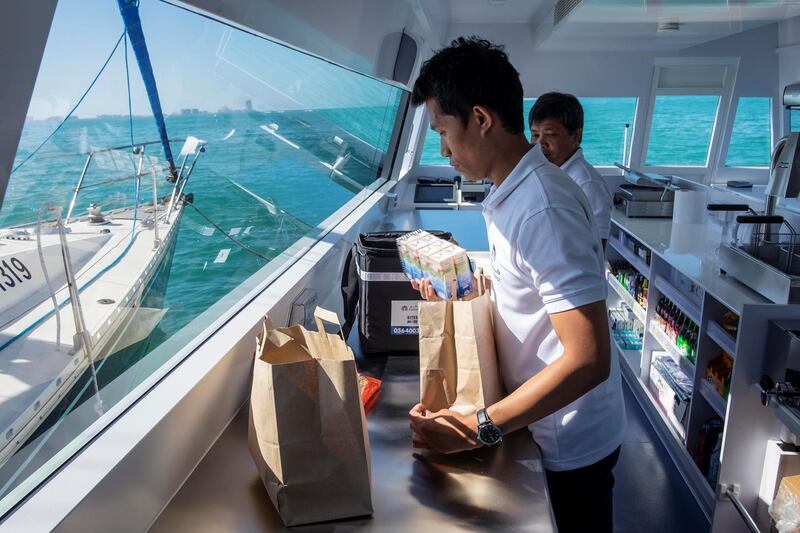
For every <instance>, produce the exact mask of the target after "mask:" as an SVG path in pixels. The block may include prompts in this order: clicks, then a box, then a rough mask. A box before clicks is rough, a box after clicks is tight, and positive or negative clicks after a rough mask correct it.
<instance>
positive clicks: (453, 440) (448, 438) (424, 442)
mask: <svg viewBox="0 0 800 533" xmlns="http://www.w3.org/2000/svg"><path fill="white" fill-rule="evenodd" d="M408 417H409V418H410V419H411V431H412V442H413V445H414V447H415V448H427V449H430V450H433V451H436V452H439V453H455V452H461V451H464V450H472V449H474V448H478V447H479V446H480V443H479V442H478V440H477V433H478V420H477V418H476V417H475V415H471V416H464V415H462V414H459V413H456V412H455V411H450V410H449V409H442V410H441V411H437V412H435V413H431V412H430V411H428V409H427V408H426V407H425V406H424V405H422V404H421V403H419V404H417V405H415V406H414V408H413V409H411V411H410V412H409V413H408Z"/></svg>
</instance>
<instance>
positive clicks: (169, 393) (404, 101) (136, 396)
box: [0, 1, 413, 530]
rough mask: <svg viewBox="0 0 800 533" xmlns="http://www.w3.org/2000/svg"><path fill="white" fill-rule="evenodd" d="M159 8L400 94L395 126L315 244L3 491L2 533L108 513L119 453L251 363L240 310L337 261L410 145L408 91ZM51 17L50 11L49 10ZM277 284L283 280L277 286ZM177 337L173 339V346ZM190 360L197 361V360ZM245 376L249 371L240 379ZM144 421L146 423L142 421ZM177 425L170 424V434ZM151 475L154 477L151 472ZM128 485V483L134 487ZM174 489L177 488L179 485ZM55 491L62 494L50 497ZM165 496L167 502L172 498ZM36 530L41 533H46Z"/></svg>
mask: <svg viewBox="0 0 800 533" xmlns="http://www.w3.org/2000/svg"><path fill="white" fill-rule="evenodd" d="M165 3H166V4H167V5H170V6H171V7H174V8H177V9H182V10H184V11H187V12H189V13H192V14H193V15H196V16H201V17H205V18H208V19H211V20H213V21H215V22H217V23H219V24H223V25H225V26H228V27H230V28H233V29H235V30H239V31H242V32H244V33H247V34H250V35H253V36H255V37H258V38H261V39H264V40H268V41H270V42H274V43H277V44H279V45H281V46H285V47H287V48H290V49H292V50H294V51H296V52H298V53H302V54H305V55H307V56H311V57H314V58H316V59H319V60H321V61H324V62H326V63H328V64H330V65H332V66H333V67H338V68H342V69H345V70H348V71H351V72H354V73H355V74H357V75H359V76H364V77H366V78H371V79H373V80H376V81H378V82H380V83H384V84H386V85H389V86H391V87H393V88H395V89H399V90H400V99H399V102H398V107H397V111H396V114H395V116H394V122H393V128H392V130H391V132H390V135H389V142H388V145H387V148H386V152H385V153H384V161H383V166H382V169H381V173H380V175H377V176H376V177H375V179H374V180H373V181H372V182H371V183H369V184H368V185H366V186H365V187H364V188H363V189H362V190H361V191H359V192H358V193H357V194H355V195H354V196H353V197H352V198H350V199H349V200H348V201H347V202H345V203H344V204H342V205H340V206H338V207H337V208H336V209H335V210H334V211H333V212H332V213H331V214H330V215H329V216H328V217H327V218H325V219H324V220H323V221H322V222H321V223H320V224H319V225H318V226H317V227H316V228H315V231H314V233H313V234H310V235H306V236H303V237H301V238H300V239H299V240H297V241H295V242H294V243H293V244H292V245H291V246H290V247H289V248H287V249H286V250H285V251H284V252H283V253H282V254H281V255H280V256H279V257H283V258H284V259H283V261H281V262H280V263H276V264H274V265H272V266H271V267H270V265H267V266H266V267H265V268H266V270H265V269H259V270H258V271H256V272H254V273H253V274H252V275H251V276H250V277H248V278H247V279H245V280H244V281H243V282H242V283H241V284H240V285H238V286H237V287H236V288H234V289H233V291H236V290H237V289H242V288H243V286H244V285H247V284H250V288H247V287H244V290H245V291H246V293H245V295H244V296H242V297H241V298H239V299H238V300H237V301H236V303H235V304H234V305H231V306H230V307H229V308H228V309H227V310H226V311H225V312H223V313H221V314H218V315H217V316H216V317H214V318H213V319H212V320H211V321H210V322H209V323H208V324H207V325H206V326H205V327H202V328H201V329H200V331H199V332H198V333H197V334H196V335H195V336H194V338H193V339H192V340H191V341H189V342H184V343H182V344H181V345H180V346H179V347H178V348H177V350H176V352H175V354H174V355H173V356H172V357H170V358H169V359H167V360H166V361H164V362H163V363H162V364H161V365H160V366H158V367H157V368H156V369H155V370H154V371H153V372H151V373H150V374H149V375H148V376H147V377H145V378H144V379H143V380H142V381H141V382H140V383H139V384H138V385H136V386H135V387H133V388H132V389H131V390H129V391H128V392H127V393H126V394H125V395H124V397H123V398H121V399H120V400H119V401H118V402H117V403H116V404H114V405H113V406H112V407H110V408H109V409H108V410H107V411H106V412H105V413H104V414H103V415H101V416H100V417H98V418H97V419H95V420H94V421H93V422H92V423H91V424H89V425H88V426H87V427H85V428H84V429H83V430H81V431H80V433H79V434H78V435H77V436H76V437H75V438H74V439H73V440H72V441H70V442H69V443H68V444H66V445H65V446H64V447H62V448H61V449H60V450H59V451H58V452H56V453H55V454H54V455H53V456H52V457H50V458H49V459H48V460H47V461H46V462H45V464H43V465H42V466H41V467H39V469H37V470H36V471H35V472H33V473H32V474H30V475H29V476H28V477H26V478H25V479H24V480H23V481H22V482H21V483H20V484H19V485H18V486H17V487H15V488H14V489H12V490H11V491H9V492H8V493H7V494H6V495H5V496H4V498H3V499H5V498H8V499H9V500H8V501H9V502H13V503H10V504H9V505H7V507H0V529H2V528H3V527H4V526H8V525H9V524H11V527H12V528H13V527H14V526H13V524H18V525H24V526H26V527H33V528H34V529H36V528H38V527H39V526H41V528H42V529H47V530H51V529H54V528H56V527H57V526H61V527H63V524H64V522H63V521H64V520H67V519H68V518H69V517H71V516H73V513H74V512H75V511H76V510H77V509H83V511H82V512H84V513H87V516H91V514H92V513H96V512H102V511H100V509H102V508H103V507H105V506H106V505H107V504H108V501H107V500H106V495H105V494H104V489H103V487H104V484H106V483H107V482H108V479H116V480H117V482H118V483H122V482H123V481H124V480H125V479H126V476H130V475H131V473H132V472H133V471H135V468H132V467H131V466H129V462H130V461H133V460H134V459H136V458H131V457H126V456H122V455H120V454H119V453H118V448H119V447H120V445H121V443H122V444H125V445H126V446H127V445H130V446H131V447H134V446H138V445H140V444H142V443H144V442H146V441H147V440H148V439H150V438H151V437H153V435H151V434H150V431H151V430H153V431H157V430H158V428H159V427H160V426H161V425H163V424H162V421H163V420H164V419H167V418H169V417H171V416H172V413H171V412H170V410H169V409H168V408H167V407H175V406H177V405H179V404H180V403H181V402H184V403H185V400H186V398H187V397H188V396H189V394H190V393H191V392H192V391H195V390H197V389H198V388H199V387H200V386H201V385H202V384H201V383H200V382H199V381H200V380H203V379H207V378H209V376H210V375H211V374H212V373H214V372H215V371H218V370H219V369H218V364H219V363H220V362H221V361H223V360H224V359H225V358H229V357H231V354H232V353H233V352H236V351H237V350H239V352H241V345H243V344H247V349H248V350H249V352H248V354H249V357H250V358H249V359H248V363H249V362H250V361H251V360H252V347H251V346H250V343H249V342H246V341H247V340H248V339H249V338H251V337H252V338H254V336H246V337H236V338H235V339H234V338H233V337H231V336H230V333H229V329H227V328H229V327H231V326H235V327H238V326H237V324H236V323H237V322H240V321H241V319H242V315H243V313H245V311H246V310H247V309H252V308H253V306H254V305H255V304H256V303H259V304H260V305H261V307H259V309H260V314H261V315H263V314H264V313H265V310H271V309H272V308H273V306H277V307H280V306H281V305H282V304H283V303H284V300H285V298H286V297H287V295H288V294H289V293H290V292H291V289H292V287H293V285H291V284H290V283H289V280H290V279H291V278H296V277H297V276H298V275H299V276H304V275H305V276H307V275H308V274H309V273H311V272H312V271H313V270H314V268H315V267H316V266H317V265H318V264H319V262H321V261H323V260H325V259H327V258H328V255H330V254H337V253H340V252H341V250H342V246H341V242H342V240H343V239H344V238H345V237H347V235H348V232H349V233H350V234H352V233H353V231H354V230H355V229H361V230H362V231H363V230H364V229H363V228H358V227H357V226H359V225H361V224H362V220H361V217H362V216H364V215H365V214H366V213H372V214H373V215H372V216H376V210H377V214H380V205H381V201H382V200H383V199H384V198H385V197H386V196H391V194H392V192H391V189H393V188H394V187H395V185H396V183H397V180H398V179H400V178H401V177H402V174H403V172H402V157H401V154H400V146H401V141H402V140H403V139H407V138H408V137H409V135H410V133H411V129H412V127H413V124H412V121H410V120H408V117H409V110H410V105H409V104H410V99H411V93H410V91H409V89H408V88H407V87H406V86H404V85H403V84H401V83H398V82H394V81H392V80H386V79H381V78H377V77H375V76H372V75H369V74H365V73H362V72H359V71H357V70H355V69H353V68H351V67H348V66H344V65H341V64H339V63H337V62H334V61H331V60H328V59H325V58H323V57H321V56H318V55H316V54H314V53H310V52H307V51H305V50H302V49H300V48H298V47H296V46H293V45H290V44H288V43H285V42H283V41H280V40H278V39H274V38H272V37H270V36H268V35H265V34H263V33H261V32H258V31H255V30H253V29H251V28H247V27H244V26H242V25H241V24H237V23H235V22H232V21H230V20H226V19H221V18H219V17H216V16H214V15H211V14H209V13H207V12H204V11H201V10H199V9H195V8H189V7H187V6H185V5H178V4H174V3H172V2H169V1H166V2H165ZM54 9H55V6H53V10H54ZM47 27H48V31H47V32H46V33H45V34H44V35H43V42H42V50H44V46H45V45H46V42H47V39H48V38H49V35H50V24H49V23H48V25H47ZM42 59H43V55H42V56H41V57H39V63H38V64H37V69H36V71H37V72H38V69H39V68H40V67H41V60H42ZM34 82H35V80H34ZM32 92H33V86H31V94H32ZM29 96H30V95H29ZM26 109H27V107H26ZM23 126H24V124H20V127H19V134H20V135H21V132H22V127H23ZM16 149H17V147H16V146H14V153H16ZM13 155H14V154H12V161H13ZM3 200H4V195H3V194H0V206H2V202H3ZM350 237H351V240H352V238H354V237H355V236H354V235H350ZM345 248H346V247H345ZM284 275H287V276H290V277H289V278H288V279H283V278H282V277H283V276H284ZM256 276H261V278H260V279H259V278H257V277H256ZM233 291H231V292H228V293H226V295H225V296H224V297H223V298H225V297H228V296H229V295H231V293H232V292H233ZM320 300H324V298H323V295H320ZM220 301H221V300H220ZM220 301H217V302H216V304H219V303H220ZM290 307H291V304H290ZM212 309H213V307H212ZM281 311H283V310H281ZM204 316H205V313H202V314H200V315H198V317H196V318H195V319H194V320H198V319H202V318H204ZM281 316H288V315H281ZM194 320H193V322H194ZM280 322H281V321H280V320H278V321H276V325H278V324H280ZM191 326H192V322H190V323H189V324H187V325H186V326H184V328H182V330H183V329H185V328H190V327H191ZM239 329H240V328H239ZM251 329H252V328H251ZM182 330H181V331H182ZM181 331H179V332H178V333H177V334H176V335H175V336H176V337H177V336H180V334H181ZM167 342H169V341H167ZM165 344H166V343H165ZM220 345H223V346H225V347H226V349H225V350H224V351H221V352H219V351H216V352H215V351H214V350H215V349H216V348H219V346H220ZM239 356H241V353H239ZM198 358H199V359H200V361H197V360H195V359H198ZM209 358H213V359H214V361H215V362H216V365H214V366H211V367H204V365H206V363H207V362H208V360H209ZM249 366H250V365H249V364H248V376H249ZM131 368H133V367H131ZM200 369H204V371H203V372H204V373H203V374H198V372H200V371H201V370H200ZM193 374H194V375H193ZM122 376H124V374H122ZM188 376H192V380H191V381H187V379H188ZM175 379H178V380H179V382H180V383H183V384H184V385H186V387H182V388H174V386H173V385H170V384H169V383H170V382H171V380H173V381H174V380H175ZM187 388H188V389H187ZM187 390H188V391H187ZM182 391H183V392H182ZM248 391H249V389H248ZM156 398H160V400H156ZM164 399H167V400H168V404H165V405H163V406H162V404H161V403H160V402H161V401H163V400H164ZM245 400H246V398H245ZM154 401H155V402H156V404H157V405H158V407H159V408H158V409H156V410H154V406H153V402H154ZM141 405H149V407H148V408H147V409H146V410H145V411H144V412H142V411H141V408H140V406H141ZM161 407H163V410H161V409H160V408H161ZM239 407H241V402H240V403H238V404H237V405H235V410H234V411H233V412H232V413H229V417H228V420H230V418H232V417H233V415H235V414H236V412H237V411H238V409H239ZM137 409H138V410H139V412H138V413H137V412H136V411H137ZM148 417H149V418H152V419H151V420H148ZM131 420H133V422H131ZM150 422H153V426H152V427H148V428H145V426H144V425H143V423H145V424H149V423H150ZM177 425H178V424H177V423H176V424H175V426H177ZM226 425H227V424H226ZM131 428H136V429H137V430H139V429H141V432H139V433H136V432H133V433H132V432H131V431H129V430H130V429H131ZM162 429H164V428H162ZM222 429H224V427H223V428H222ZM165 431H167V433H168V432H169V429H165ZM217 436H218V433H217V434H209V435H207V437H208V438H210V439H211V440H210V441H209V442H208V445H209V446H210V445H211V444H213V442H214V441H215V440H216V438H217ZM120 438H124V439H135V440H131V442H127V441H126V442H124V443H123V442H122V441H120V440H119V439H120ZM160 438H161V441H160V443H161V444H162V445H163V443H164V438H165V435H161V436H160ZM203 453H204V452H203ZM200 458H202V456H200ZM200 458H198V460H199V459H200ZM138 459H139V460H141V459H142V458H141V457H139V458H138ZM154 462H157V461H154ZM126 465H128V466H126ZM162 466H163V465H162ZM125 468H128V470H127V474H126V476H120V470H121V469H122V470H124V469H125ZM87 472H88V475H87ZM150 473H151V474H154V471H151V472H150ZM117 476H119V477H117ZM135 477H136V476H133V477H132V479H133V478H135ZM180 482H182V479H181V480H180ZM178 486H179V485H178ZM54 487H60V488H57V489H56V488H54ZM175 488H177V486H176V487H175ZM65 489H66V490H65ZM136 491H137V489H136V487H132V488H131V490H128V493H129V494H130V495H133V496H135V492H136ZM90 493H92V494H94V496H93V499H92V498H90V499H88V500H86V499H85V497H86V496H87V495H89V494H90ZM12 495H13V496H14V497H12ZM169 496H170V497H171V494H170V495H169ZM122 500H125V498H116V497H115V501H122ZM168 501H169V500H168V499H167V500H165V501H164V502H162V503H163V504H166V503H168ZM125 505H128V504H125ZM134 507H135V506H134ZM159 510H160V509H159ZM103 514H105V513H103ZM118 515H119V516H127V517H129V518H130V521H124V520H123V521H122V522H121V523H126V524H135V523H139V522H140V521H141V520H142V518H141V517H137V516H136V513H131V512H125V511H124V509H119V510H118ZM85 523H91V520H88V519H87V521H86V522H85ZM43 524H47V527H45V526H44V525H43ZM147 526H149V524H143V528H146V527H147Z"/></svg>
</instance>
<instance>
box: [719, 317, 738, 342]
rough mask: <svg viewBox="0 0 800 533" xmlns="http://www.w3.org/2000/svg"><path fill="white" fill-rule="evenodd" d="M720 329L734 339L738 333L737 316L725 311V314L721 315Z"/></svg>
mask: <svg viewBox="0 0 800 533" xmlns="http://www.w3.org/2000/svg"><path fill="white" fill-rule="evenodd" d="M722 329H724V330H725V331H727V332H728V333H730V334H731V335H733V337H734V338H736V335H737V334H738V333H739V317H738V315H736V313H734V312H732V311H725V314H723V315H722Z"/></svg>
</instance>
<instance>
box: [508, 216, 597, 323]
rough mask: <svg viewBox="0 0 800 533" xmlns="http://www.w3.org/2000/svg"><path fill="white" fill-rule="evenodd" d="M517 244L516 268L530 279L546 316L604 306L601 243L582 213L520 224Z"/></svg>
mask: <svg viewBox="0 0 800 533" xmlns="http://www.w3.org/2000/svg"><path fill="white" fill-rule="evenodd" d="M517 240H518V242H517V250H518V260H519V261H520V267H521V268H522V270H523V271H529V272H530V273H531V276H532V277H533V282H534V285H535V286H536V289H537V290H538V291H539V296H540V297H541V298H542V301H543V302H544V304H545V308H546V309H547V312H548V313H560V312H563V311H569V310H570V309H575V308H577V307H581V306H583V305H586V304H590V303H594V302H597V301H600V300H605V298H606V291H607V287H606V281H605V277H604V275H603V274H604V272H603V271H604V266H603V259H602V253H601V252H600V242H599V241H598V239H597V235H596V234H595V232H594V231H593V229H592V227H591V223H590V222H589V220H588V219H587V218H586V215H585V214H584V213H583V212H582V211H581V212H578V211H573V210H571V209H568V208H563V207H549V208H547V209H544V210H542V211H539V212H538V213H536V214H533V215H531V216H529V217H528V218H527V219H526V220H525V221H524V222H523V223H522V225H521V226H520V233H519V236H518V238H517Z"/></svg>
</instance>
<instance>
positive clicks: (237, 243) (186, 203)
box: [184, 202, 271, 262]
mask: <svg viewBox="0 0 800 533" xmlns="http://www.w3.org/2000/svg"><path fill="white" fill-rule="evenodd" d="M184 205H188V206H190V207H191V208H192V209H194V210H195V211H196V212H197V214H198V215H200V216H201V217H203V218H204V219H205V220H206V222H208V223H209V224H211V225H212V226H214V227H215V228H217V229H218V230H219V231H220V233H222V234H223V235H224V236H225V237H227V238H228V239H230V240H231V241H233V243H234V244H236V245H237V246H239V247H241V248H242V249H243V250H244V251H246V252H250V253H251V254H253V255H255V256H256V257H260V258H261V259H263V260H265V261H268V262H269V261H271V259H270V258H269V257H267V256H265V255H262V254H260V253H258V252H257V251H256V250H253V249H252V248H250V247H249V246H247V245H246V244H245V243H243V242H242V241H240V240H238V239H237V238H235V237H234V236H233V235H229V234H228V232H227V231H225V230H224V229H222V228H221V227H219V226H218V225H217V224H216V222H214V221H213V220H211V219H210V218H208V216H206V214H205V213H203V212H202V211H200V209H199V208H198V207H197V206H196V205H194V204H190V203H189V202H184Z"/></svg>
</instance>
